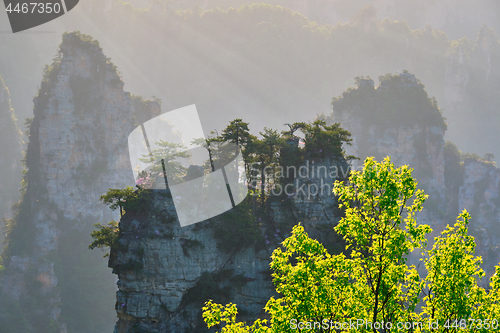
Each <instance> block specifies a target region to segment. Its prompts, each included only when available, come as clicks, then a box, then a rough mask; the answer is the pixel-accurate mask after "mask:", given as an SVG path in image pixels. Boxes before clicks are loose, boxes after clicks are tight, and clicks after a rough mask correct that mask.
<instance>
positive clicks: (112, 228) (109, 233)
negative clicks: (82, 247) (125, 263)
mask: <svg viewBox="0 0 500 333" xmlns="http://www.w3.org/2000/svg"><path fill="white" fill-rule="evenodd" d="M94 227H96V228H97V230H94V231H92V232H91V233H90V236H91V237H92V238H93V239H94V241H93V242H92V244H90V245H89V249H91V250H93V249H95V248H100V249H102V248H106V247H108V248H110V249H111V248H113V247H116V246H117V245H118V235H119V233H120V230H119V229H118V222H116V221H111V222H109V223H108V224H107V225H103V224H100V223H95V224H94ZM107 256H109V252H106V253H105V254H104V257H107Z"/></svg>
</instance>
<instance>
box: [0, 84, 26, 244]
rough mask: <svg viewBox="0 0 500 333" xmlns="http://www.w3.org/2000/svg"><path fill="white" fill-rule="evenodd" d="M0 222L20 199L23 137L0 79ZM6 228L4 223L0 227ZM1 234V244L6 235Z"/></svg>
mask: <svg viewBox="0 0 500 333" xmlns="http://www.w3.org/2000/svg"><path fill="white" fill-rule="evenodd" d="M0 119H1V120H0V156H1V158H0V189H1V190H0V220H2V219H7V220H8V219H10V218H11V217H12V211H11V206H12V204H13V203H14V202H16V201H17V200H18V199H19V193H18V191H19V188H20V182H21V176H22V174H21V171H20V169H21V168H20V165H21V159H22V154H21V152H22V147H21V144H22V135H21V131H20V130H19V128H18V127H17V124H16V120H17V119H16V115H15V113H14V110H13V109H12V106H11V104H10V95H9V89H8V88H7V87H6V86H5V83H4V81H3V79H2V77H0ZM2 226H4V223H3V221H2V222H0V227H2ZM3 234H4V233H3V231H2V232H1V233H0V244H2V241H3V238H4V235H3Z"/></svg>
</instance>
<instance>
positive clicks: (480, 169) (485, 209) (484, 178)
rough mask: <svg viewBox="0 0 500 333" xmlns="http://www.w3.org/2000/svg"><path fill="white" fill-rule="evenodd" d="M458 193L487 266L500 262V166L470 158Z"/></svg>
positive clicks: (466, 163)
mask: <svg viewBox="0 0 500 333" xmlns="http://www.w3.org/2000/svg"><path fill="white" fill-rule="evenodd" d="M463 168H464V178H463V185H462V186H460V190H459V195H458V205H459V207H460V209H467V210H468V211H469V212H470V213H471V215H472V221H471V226H472V231H471V232H472V234H473V235H474V236H475V237H476V244H477V248H476V251H477V252H478V253H480V254H481V256H482V257H483V260H484V263H485V266H486V267H488V266H490V267H491V266H493V265H496V264H498V263H499V262H500V210H499V208H500V169H498V168H497V167H496V166H495V165H493V164H492V163H491V162H487V161H482V160H477V159H474V158H467V159H466V160H465V161H464V164H463Z"/></svg>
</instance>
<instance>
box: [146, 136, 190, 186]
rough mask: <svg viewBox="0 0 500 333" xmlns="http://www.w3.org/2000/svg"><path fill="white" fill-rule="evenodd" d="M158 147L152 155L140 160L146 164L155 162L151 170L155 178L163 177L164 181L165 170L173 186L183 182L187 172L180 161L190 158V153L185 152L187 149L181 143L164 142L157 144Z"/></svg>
mask: <svg viewBox="0 0 500 333" xmlns="http://www.w3.org/2000/svg"><path fill="white" fill-rule="evenodd" d="M156 145H157V146H158V148H157V149H155V150H153V151H152V152H151V155H144V157H143V158H140V159H139V160H141V161H142V162H145V163H149V162H153V166H152V167H151V170H150V172H151V176H152V177H153V178H157V177H161V178H162V179H163V176H164V175H163V172H164V170H165V171H166V172H167V175H168V181H169V183H170V184H171V185H173V184H175V183H178V182H181V181H182V177H183V176H184V175H185V174H186V171H187V170H186V168H185V167H183V166H182V164H181V163H180V162H179V161H178V159H180V158H188V157H190V155H189V153H188V152H186V151H185V150H186V147H185V146H183V145H182V144H179V143H173V142H166V141H163V140H160V141H159V142H157V143H156ZM164 168H165V169H164Z"/></svg>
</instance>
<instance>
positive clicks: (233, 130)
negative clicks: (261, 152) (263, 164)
mask: <svg viewBox="0 0 500 333" xmlns="http://www.w3.org/2000/svg"><path fill="white" fill-rule="evenodd" d="M221 138H222V140H224V141H229V142H232V143H235V144H236V145H238V147H239V148H240V149H241V148H243V147H245V146H246V145H247V144H248V143H249V142H250V141H252V138H253V135H252V134H250V132H249V129H248V123H246V122H244V121H243V120H241V119H239V118H238V119H235V120H233V121H231V122H230V123H229V125H227V127H226V128H225V129H223V130H222V135H221Z"/></svg>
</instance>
